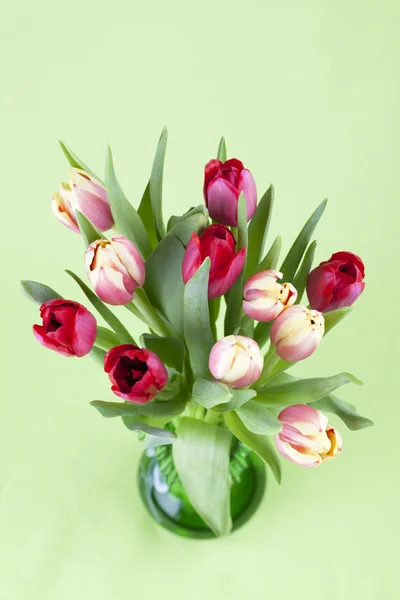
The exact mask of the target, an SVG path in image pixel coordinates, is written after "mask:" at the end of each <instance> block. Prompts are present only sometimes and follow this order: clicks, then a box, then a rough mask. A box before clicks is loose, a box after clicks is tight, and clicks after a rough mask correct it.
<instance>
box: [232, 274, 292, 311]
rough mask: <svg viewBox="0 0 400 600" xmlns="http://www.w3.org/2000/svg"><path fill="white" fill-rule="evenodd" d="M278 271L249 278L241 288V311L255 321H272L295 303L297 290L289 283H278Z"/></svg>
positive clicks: (279, 276)
mask: <svg viewBox="0 0 400 600" xmlns="http://www.w3.org/2000/svg"><path fill="white" fill-rule="evenodd" d="M277 279H282V273H280V272H279V271H263V272H262V273H257V274H256V275H253V277H250V279H249V280H248V281H247V282H246V283H245V286H244V288H243V294H244V298H245V299H244V302H243V310H244V312H245V313H246V315H247V316H248V317H250V318H251V319H255V320H256V321H264V322H266V321H273V320H274V319H276V317H278V316H279V315H280V314H281V312H282V311H283V310H284V309H285V308H287V307H288V306H291V305H292V304H294V303H295V302H296V298H297V290H296V288H295V287H293V285H292V284H291V283H283V284H281V283H278V282H277Z"/></svg>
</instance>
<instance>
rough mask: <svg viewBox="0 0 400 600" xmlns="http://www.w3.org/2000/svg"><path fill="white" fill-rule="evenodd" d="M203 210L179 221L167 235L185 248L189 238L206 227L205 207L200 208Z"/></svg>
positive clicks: (198, 233) (206, 215) (206, 214)
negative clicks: (178, 241) (174, 238)
mask: <svg viewBox="0 0 400 600" xmlns="http://www.w3.org/2000/svg"><path fill="white" fill-rule="evenodd" d="M201 208H202V209H203V210H201V211H196V212H195V213H192V214H190V215H188V216H187V217H185V218H184V219H180V220H179V221H178V222H177V223H176V224H175V225H173V227H171V229H170V230H169V231H168V233H167V235H173V236H175V237H176V238H178V240H180V241H181V242H182V244H183V245H184V246H187V245H188V243H189V242H190V238H191V237H192V234H193V233H197V235H200V233H201V232H202V231H203V230H204V229H205V228H206V227H207V224H208V212H207V209H206V208H205V207H201Z"/></svg>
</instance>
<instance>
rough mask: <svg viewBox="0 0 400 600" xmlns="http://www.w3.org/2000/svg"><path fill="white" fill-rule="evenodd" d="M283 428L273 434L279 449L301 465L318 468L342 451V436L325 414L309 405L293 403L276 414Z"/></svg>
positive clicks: (286, 456)
mask: <svg viewBox="0 0 400 600" xmlns="http://www.w3.org/2000/svg"><path fill="white" fill-rule="evenodd" d="M278 419H279V421H280V422H281V423H282V425H283V427H282V430H281V431H280V433H278V435H276V436H275V444H276V447H277V449H278V450H279V452H280V453H281V454H282V456H284V457H285V458H287V459H288V460H291V461H292V462H294V463H296V464H297V465H301V466H302V467H317V466H318V465H320V464H321V463H322V462H324V461H327V460H330V459H332V458H333V457H334V456H336V455H337V454H339V453H340V452H341V451H342V438H341V437H340V435H339V433H338V432H337V431H336V430H335V429H334V428H333V427H332V425H329V423H328V417H326V416H325V415H324V414H322V413H321V412H319V411H318V410H316V409H315V408H312V407H311V406H308V405H307V404H295V405H294V406H288V407H287V408H284V409H283V410H282V412H281V413H280V414H279V416H278Z"/></svg>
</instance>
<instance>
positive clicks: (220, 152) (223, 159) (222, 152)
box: [217, 137, 226, 163]
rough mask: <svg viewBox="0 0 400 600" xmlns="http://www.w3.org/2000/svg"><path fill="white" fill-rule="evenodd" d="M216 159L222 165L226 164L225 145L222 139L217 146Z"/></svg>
mask: <svg viewBox="0 0 400 600" xmlns="http://www.w3.org/2000/svg"><path fill="white" fill-rule="evenodd" d="M217 159H218V160H220V161H221V162H222V163H224V162H226V143H225V138H224V137H222V138H221V140H220V142H219V145H218V152H217Z"/></svg>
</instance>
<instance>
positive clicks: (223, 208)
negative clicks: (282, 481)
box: [204, 158, 257, 227]
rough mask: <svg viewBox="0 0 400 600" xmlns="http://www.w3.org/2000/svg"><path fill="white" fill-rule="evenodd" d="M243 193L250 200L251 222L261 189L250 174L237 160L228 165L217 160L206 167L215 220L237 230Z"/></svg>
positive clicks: (206, 191) (210, 209)
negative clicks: (257, 187) (240, 197)
mask: <svg viewBox="0 0 400 600" xmlns="http://www.w3.org/2000/svg"><path fill="white" fill-rule="evenodd" d="M241 192H243V193H244V196H245V198H246V206H247V220H248V221H250V219H251V217H252V216H253V215H254V213H255V210H256V207H257V189H256V184H255V181H254V178H253V175H252V174H251V173H250V171H248V170H247V169H245V168H244V166H243V163H242V162H240V160H238V159H237V158H231V159H230V160H227V161H226V162H225V163H222V162H221V161H220V160H215V159H213V160H210V162H209V163H207V164H206V166H205V171H204V199H205V202H206V206H207V208H208V212H209V213H210V217H211V218H212V219H214V221H217V222H218V223H223V224H224V225H231V226H233V227H237V224H238V200H239V196H240V193H241Z"/></svg>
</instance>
